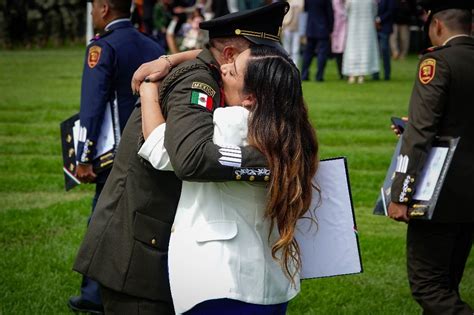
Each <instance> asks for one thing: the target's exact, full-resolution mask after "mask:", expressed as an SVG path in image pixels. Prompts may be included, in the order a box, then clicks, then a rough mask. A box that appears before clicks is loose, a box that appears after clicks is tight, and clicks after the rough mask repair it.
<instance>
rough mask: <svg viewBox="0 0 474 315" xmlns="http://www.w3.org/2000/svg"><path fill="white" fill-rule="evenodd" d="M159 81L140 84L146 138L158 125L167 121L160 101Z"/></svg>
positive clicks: (143, 127) (144, 135) (143, 128)
mask: <svg viewBox="0 0 474 315" xmlns="http://www.w3.org/2000/svg"><path fill="white" fill-rule="evenodd" d="M159 86H160V84H159V83H158V82H149V83H144V84H142V85H140V101H141V109H142V132H143V137H144V138H145V140H146V139H147V138H148V136H149V135H150V133H151V132H152V131H153V130H155V128H156V127H158V126H159V125H161V124H162V123H164V122H165V118H164V117H163V114H162V113H161V108H160V103H159V101H158V89H159Z"/></svg>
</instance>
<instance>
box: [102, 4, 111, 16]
mask: <svg viewBox="0 0 474 315" xmlns="http://www.w3.org/2000/svg"><path fill="white" fill-rule="evenodd" d="M109 14H110V7H109V3H108V2H107V1H102V7H101V8H100V16H101V17H102V19H105V17H107V16H108V15H109Z"/></svg>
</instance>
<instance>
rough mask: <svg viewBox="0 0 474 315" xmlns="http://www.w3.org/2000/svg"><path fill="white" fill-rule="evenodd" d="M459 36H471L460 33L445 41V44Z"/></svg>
mask: <svg viewBox="0 0 474 315" xmlns="http://www.w3.org/2000/svg"><path fill="white" fill-rule="evenodd" d="M457 37H470V36H469V35H467V34H458V35H454V36H451V37H450V38H448V39H447V40H446V41H445V42H444V43H443V46H444V45H446V44H447V43H448V42H449V41H450V40H452V39H455V38H457Z"/></svg>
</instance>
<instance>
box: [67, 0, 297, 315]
mask: <svg viewBox="0 0 474 315" xmlns="http://www.w3.org/2000/svg"><path fill="white" fill-rule="evenodd" d="M287 9H288V5H287V4H286V3H284V2H279V3H275V4H272V5H269V6H267V7H263V8H260V9H256V10H253V11H252V12H239V13H236V14H233V15H229V16H227V17H221V18H219V19H216V20H214V21H209V22H206V23H207V24H203V25H202V27H203V28H205V29H208V30H209V32H210V38H211V39H213V38H216V39H218V40H219V39H220V38H222V37H225V38H226V39H225V40H224V41H223V42H222V41H221V42H220V43H226V44H224V45H223V46H222V47H219V48H216V47H215V46H212V45H213V44H212V42H211V48H210V50H208V49H204V50H203V51H202V53H201V54H200V55H199V56H198V57H197V58H196V59H195V60H192V61H188V62H186V63H183V64H181V65H179V66H178V67H176V68H175V69H174V70H173V71H172V72H171V73H170V75H169V76H168V77H167V78H166V79H165V81H164V82H163V83H162V86H161V89H160V102H161V104H162V111H163V114H164V116H165V117H166V118H167V120H168V121H170V123H169V124H168V126H169V128H168V129H167V130H166V135H165V146H166V148H167V150H168V153H169V156H170V159H171V162H172V164H173V167H174V169H175V173H176V174H175V173H173V172H166V171H158V170H156V169H154V168H153V167H152V166H151V164H149V163H148V162H147V161H145V160H143V159H141V158H140V157H139V156H138V155H137V152H138V150H139V149H140V147H141V145H142V143H143V136H142V126H141V112H140V108H136V109H135V110H134V112H133V113H132V115H131V117H130V119H129V121H128V123H127V125H126V127H125V130H124V132H123V134H122V139H121V142H120V146H119V148H118V152H117V156H116V158H115V161H114V166H113V168H112V171H111V174H110V176H109V178H108V180H107V182H106V184H105V187H104V189H103V191H102V194H101V196H100V198H99V201H98V203H97V206H96V209H95V212H94V215H93V217H92V220H91V222H90V225H89V228H88V231H87V233H86V236H85V239H84V241H83V243H82V246H81V248H80V250H79V253H78V256H77V258H76V261H75V264H74V269H75V270H76V271H78V272H80V273H82V274H84V275H87V276H88V277H91V278H93V279H95V280H97V281H98V282H99V283H100V284H101V285H102V291H101V293H102V300H103V303H104V308H105V311H106V312H111V313H114V312H119V313H123V314H136V313H140V314H174V310H173V305H172V301H171V294H170V289H169V282H168V272H167V250H168V242H169V238H170V233H172V229H171V226H172V223H173V220H174V215H175V212H176V207H177V204H178V200H179V196H180V193H181V180H182V179H186V180H206V181H218V180H221V181H225V180H255V181H264V180H268V170H267V169H266V168H265V167H264V166H265V165H266V161H265V158H264V156H263V155H262V154H261V153H260V152H258V151H257V150H256V149H254V148H253V147H233V148H222V147H219V146H217V145H215V144H214V143H213V142H212V136H213V128H214V127H213V119H212V111H213V110H214V109H215V108H217V107H220V106H222V105H223V95H222V94H221V89H220V86H221V76H220V73H219V63H218V61H217V60H220V61H221V62H222V61H226V58H232V59H233V58H235V57H236V56H237V55H238V54H239V53H240V52H241V51H243V50H244V49H245V48H246V47H248V45H249V44H250V42H247V40H246V39H248V40H250V41H252V42H255V43H260V44H269V45H272V46H279V41H278V39H279V30H280V27H281V23H282V20H283V16H284V14H285V13H286V11H287ZM242 36H244V37H245V38H246V39H244V38H243V37H242ZM252 36H258V37H252ZM260 37H264V38H260ZM226 41H227V42H226ZM242 42H243V43H244V44H245V45H241V43H242ZM237 44H238V45H237ZM237 46H240V47H239V48H237ZM228 53H229V54H228ZM197 94H199V95H200V97H199V98H197V99H196V98H194V96H195V95H197Z"/></svg>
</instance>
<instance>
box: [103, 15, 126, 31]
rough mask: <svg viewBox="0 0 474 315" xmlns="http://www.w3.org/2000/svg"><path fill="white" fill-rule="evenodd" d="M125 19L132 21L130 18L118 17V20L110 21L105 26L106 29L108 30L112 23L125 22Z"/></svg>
mask: <svg viewBox="0 0 474 315" xmlns="http://www.w3.org/2000/svg"><path fill="white" fill-rule="evenodd" d="M124 21H129V22H130V19H129V18H123V19H116V20H113V21H112V22H110V23H109V24H107V25H106V26H105V29H104V30H105V31H108V30H109V27H111V26H112V25H114V24H116V23H120V22H124Z"/></svg>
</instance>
